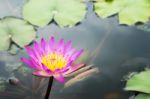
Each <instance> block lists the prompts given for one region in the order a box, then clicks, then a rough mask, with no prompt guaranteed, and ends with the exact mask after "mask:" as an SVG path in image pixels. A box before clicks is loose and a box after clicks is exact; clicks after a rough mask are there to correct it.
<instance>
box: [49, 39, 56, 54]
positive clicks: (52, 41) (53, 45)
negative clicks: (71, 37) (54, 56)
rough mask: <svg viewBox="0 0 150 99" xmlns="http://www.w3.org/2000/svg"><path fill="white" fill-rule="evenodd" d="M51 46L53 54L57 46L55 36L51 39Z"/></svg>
mask: <svg viewBox="0 0 150 99" xmlns="http://www.w3.org/2000/svg"><path fill="white" fill-rule="evenodd" d="M49 46H50V50H51V51H52V52H53V51H54V50H55V46H56V45H55V39H54V37H53V36H52V37H51V38H50V42H49Z"/></svg>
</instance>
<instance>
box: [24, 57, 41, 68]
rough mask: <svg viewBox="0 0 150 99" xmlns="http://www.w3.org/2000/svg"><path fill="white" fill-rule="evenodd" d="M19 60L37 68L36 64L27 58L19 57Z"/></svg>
mask: <svg viewBox="0 0 150 99" xmlns="http://www.w3.org/2000/svg"><path fill="white" fill-rule="evenodd" d="M21 61H22V62H23V63H25V64H27V65H28V66H29V67H30V68H34V69H39V68H37V66H36V65H35V64H34V63H33V62H32V61H31V60H29V59H26V58H21Z"/></svg>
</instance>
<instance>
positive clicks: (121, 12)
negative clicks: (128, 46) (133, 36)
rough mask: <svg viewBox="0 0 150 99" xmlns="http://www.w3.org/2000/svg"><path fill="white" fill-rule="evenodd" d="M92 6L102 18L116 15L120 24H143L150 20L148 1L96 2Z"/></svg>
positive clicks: (98, 0) (118, 0)
mask: <svg viewBox="0 0 150 99" xmlns="http://www.w3.org/2000/svg"><path fill="white" fill-rule="evenodd" d="M94 5H95V6H94V7H95V12H96V13H97V14H98V15H99V16H100V17H102V18H106V17H109V16H112V15H114V14H118V16H119V23H120V24H127V25H133V24H135V23H137V22H143V23H144V22H147V21H148V20H149V18H150V13H149V12H150V0H96V2H95V4H94Z"/></svg>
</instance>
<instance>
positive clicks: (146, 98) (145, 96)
mask: <svg viewBox="0 0 150 99" xmlns="http://www.w3.org/2000/svg"><path fill="white" fill-rule="evenodd" d="M134 99H150V95H149V94H139V95H137V96H136V97H135V98H134Z"/></svg>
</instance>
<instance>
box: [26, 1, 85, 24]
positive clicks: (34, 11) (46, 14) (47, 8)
mask: <svg viewBox="0 0 150 99" xmlns="http://www.w3.org/2000/svg"><path fill="white" fill-rule="evenodd" d="M85 13H86V4H85V3H84V2H83V0H28V1H27V2H26V4H25V5H24V7H23V17H24V19H25V20H27V21H29V22H30V23H32V24H33V25H36V26H39V27H44V26H46V25H48V24H49V23H50V22H52V21H55V22H56V24H58V25H59V26H60V27H66V26H68V27H72V26H74V25H76V24H77V23H79V22H81V21H82V20H83V19H84V17H85Z"/></svg>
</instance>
